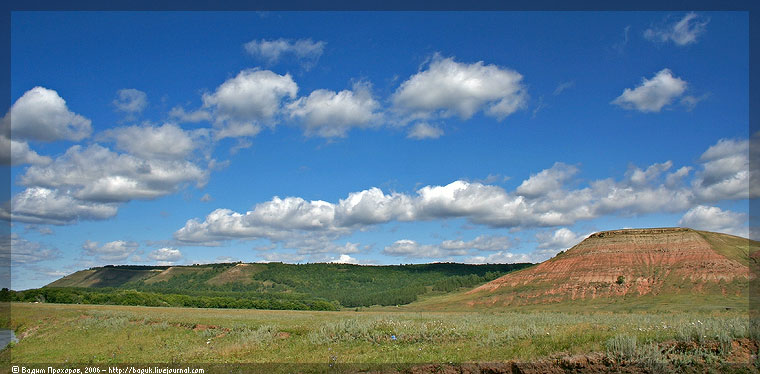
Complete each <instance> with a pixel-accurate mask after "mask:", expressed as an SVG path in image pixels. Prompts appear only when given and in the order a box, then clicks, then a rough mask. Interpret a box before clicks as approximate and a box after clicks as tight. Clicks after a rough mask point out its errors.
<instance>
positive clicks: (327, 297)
mask: <svg viewBox="0 0 760 374" xmlns="http://www.w3.org/2000/svg"><path fill="white" fill-rule="evenodd" d="M529 265H530V264H485V265H470V264H458V263H432V264H413V265H384V266H369V265H352V264H336V263H314V264H284V263H265V264H243V263H224V264H204V265H192V266H133V265H125V266H105V267H98V268H91V269H87V270H83V271H80V272H77V273H74V274H71V275H69V276H66V277H64V278H62V279H59V280H57V281H55V282H53V283H51V284H49V285H47V286H45V287H42V288H39V289H32V290H25V291H9V292H6V293H4V294H2V296H4V298H7V299H10V300H14V301H27V302H34V301H37V302H55V303H81V304H116V305H145V306H184V307H201V308H249V309H250V308H253V309H292V310H338V309H340V308H342V307H350V308H355V307H367V306H372V305H401V304H408V303H411V302H413V301H415V300H417V298H418V297H419V296H420V295H423V294H426V293H445V292H451V291H454V290H458V289H460V288H463V287H468V288H470V287H474V286H476V285H478V284H482V283H485V282H488V281H490V280H493V279H496V278H498V277H500V276H502V275H504V274H506V273H507V272H510V271H514V270H519V269H521V268H524V267H526V266H529Z"/></svg>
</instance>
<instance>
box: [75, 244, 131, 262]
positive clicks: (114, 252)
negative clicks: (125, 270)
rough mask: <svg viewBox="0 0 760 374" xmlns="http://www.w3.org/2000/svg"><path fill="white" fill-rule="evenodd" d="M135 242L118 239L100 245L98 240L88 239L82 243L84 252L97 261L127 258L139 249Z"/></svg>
mask: <svg viewBox="0 0 760 374" xmlns="http://www.w3.org/2000/svg"><path fill="white" fill-rule="evenodd" d="M138 246H139V245H138V244H137V243H135V242H131V241H124V240H116V241H112V242H108V243H103V244H102V245H99V243H98V242H93V241H90V240H87V241H85V242H84V244H82V250H83V251H82V253H83V254H84V255H85V256H87V257H90V258H92V259H94V260H96V261H101V262H103V261H105V262H120V261H124V260H126V259H127V258H128V257H129V256H130V255H131V254H132V253H134V252H135V251H136V250H137V247H138Z"/></svg>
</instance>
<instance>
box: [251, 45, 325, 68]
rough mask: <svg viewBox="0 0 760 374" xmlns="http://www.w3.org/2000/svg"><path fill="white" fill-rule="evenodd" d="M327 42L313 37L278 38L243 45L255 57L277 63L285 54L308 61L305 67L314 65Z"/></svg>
mask: <svg viewBox="0 0 760 374" xmlns="http://www.w3.org/2000/svg"><path fill="white" fill-rule="evenodd" d="M326 44H327V43H325V42H323V41H318V42H314V41H312V40H311V39H299V40H295V41H293V40H289V39H282V38H280V39H276V40H264V39H262V40H252V41H250V42H248V43H245V44H244V45H243V47H244V48H245V50H246V51H247V52H248V53H249V54H251V55H252V56H254V57H257V58H261V59H263V60H265V61H267V63H269V64H275V63H277V61H279V60H280V58H281V57H283V56H287V55H290V56H293V57H295V58H297V59H298V60H302V61H304V62H305V63H306V65H305V67H306V68H309V67H311V65H313V64H314V63H315V62H316V61H317V60H319V57H320V56H322V52H323V51H324V49H325V45H326Z"/></svg>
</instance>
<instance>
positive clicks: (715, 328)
mask: <svg viewBox="0 0 760 374" xmlns="http://www.w3.org/2000/svg"><path fill="white" fill-rule="evenodd" d="M0 322H2V324H3V325H5V326H6V327H8V328H11V329H13V330H14V331H16V335H17V336H18V337H19V339H20V340H19V342H18V343H16V344H12V345H11V346H10V347H9V348H7V349H5V350H4V351H3V352H2V355H3V356H4V357H3V358H4V360H5V362H7V361H8V360H10V361H11V362H13V363H82V364H85V363H104V364H108V363H111V364H116V363H168V364H172V363H175V364H176V363H247V362H256V363H427V362H434V363H463V362H505V361H509V360H518V361H532V360H537V359H542V358H547V357H552V356H557V355H573V354H586V353H591V352H599V353H603V354H605V355H606V356H609V357H611V358H616V359H618V360H645V361H646V362H649V363H650V364H657V363H660V364H665V363H666V362H669V363H670V364H671V365H675V366H674V367H678V365H690V364H693V363H694V362H703V363H704V362H707V363H724V362H735V361H737V360H739V361H742V360H744V361H745V362H746V361H749V360H750V359H751V356H749V355H746V354H745V355H744V356H742V355H741V354H739V353H740V352H738V351H742V350H746V347H742V346H740V345H739V344H738V343H737V341H741V340H754V341H757V338H756V336H754V335H755V334H753V333H752V331H751V329H750V325H749V319H748V316H747V313H746V309H744V310H743V311H741V310H735V309H732V310H717V309H716V310H712V311H695V312H670V313H667V312H660V313H639V312H591V313H583V312H579V311H574V312H560V311H536V310H532V311H530V312H521V311H519V310H513V311H509V312H493V311H479V312H416V311H411V310H401V308H398V311H395V310H393V309H392V308H384V309H382V310H372V309H364V310H360V311H353V310H352V311H338V312H329V311H262V310H231V309H193V308H161V307H137V306H102V305H63V304H43V303H41V304H31V303H13V304H11V306H10V319H6V320H2V321H0ZM745 345H746V344H745ZM753 347H756V345H755V346H753ZM754 349H756V348H754ZM745 353H746V352H745ZM750 353H756V352H750ZM737 354H739V355H738V356H737Z"/></svg>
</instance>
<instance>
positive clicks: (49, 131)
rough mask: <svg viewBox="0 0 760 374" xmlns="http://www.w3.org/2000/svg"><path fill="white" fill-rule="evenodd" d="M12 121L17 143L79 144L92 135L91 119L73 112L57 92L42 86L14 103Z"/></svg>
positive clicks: (11, 111) (28, 92) (33, 89)
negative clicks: (69, 142) (56, 142)
mask: <svg viewBox="0 0 760 374" xmlns="http://www.w3.org/2000/svg"><path fill="white" fill-rule="evenodd" d="M10 118H11V120H10V122H11V133H12V134H13V138H14V139H27V140H40V141H53V140H74V141H79V140H82V139H84V138H86V137H88V136H90V134H91V133H92V126H91V121H90V120H89V119H87V118H85V117H83V116H81V115H79V114H76V113H74V112H72V111H70V110H69V108H68V107H67V106H66V101H65V100H63V98H61V97H60V96H59V95H58V92H56V91H54V90H51V89H47V88H44V87H39V86H37V87H34V88H32V89H31V90H29V91H26V92H25V93H24V95H22V96H21V97H20V98H19V99H18V100H16V102H15V103H13V106H12V107H11V110H10Z"/></svg>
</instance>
